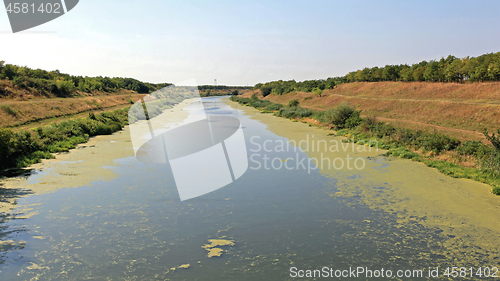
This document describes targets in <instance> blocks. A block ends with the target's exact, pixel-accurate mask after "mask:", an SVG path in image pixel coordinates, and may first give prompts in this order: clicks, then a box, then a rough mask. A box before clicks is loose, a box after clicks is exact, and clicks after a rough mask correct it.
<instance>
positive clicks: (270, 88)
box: [253, 78, 341, 96]
mask: <svg viewBox="0 0 500 281" xmlns="http://www.w3.org/2000/svg"><path fill="white" fill-rule="evenodd" d="M340 83H341V81H340V80H339V78H328V79H326V80H322V79H320V80H306V81H303V82H296V81H295V80H289V81H282V80H279V81H272V82H267V83H265V84H262V83H259V84H257V85H255V86H254V87H253V89H254V90H257V89H260V90H261V92H262V95H263V96H267V95H270V94H271V93H275V94H277V95H283V94H288V93H290V92H292V91H302V92H312V91H314V90H316V89H319V90H321V91H322V90H325V89H333V88H334V87H335V85H337V84H340Z"/></svg>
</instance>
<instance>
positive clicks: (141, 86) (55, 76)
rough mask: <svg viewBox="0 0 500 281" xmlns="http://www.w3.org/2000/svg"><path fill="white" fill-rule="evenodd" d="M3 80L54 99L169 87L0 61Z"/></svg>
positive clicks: (143, 92)
mask: <svg viewBox="0 0 500 281" xmlns="http://www.w3.org/2000/svg"><path fill="white" fill-rule="evenodd" d="M2 79H8V80H11V81H12V82H13V83H14V85H16V86H18V87H20V88H25V89H33V90H36V91H38V92H40V93H45V94H54V95H57V96H70V95H72V94H74V93H75V91H76V90H78V91H81V92H85V93H92V92H94V91H99V92H116V91H118V90H120V89H127V90H133V91H136V92H138V93H141V94H147V93H150V92H152V91H155V90H158V89H161V88H163V87H166V86H169V85H171V84H169V83H160V84H153V83H147V82H141V81H139V80H136V79H133V78H121V77H113V78H110V77H102V76H98V77H87V76H85V77H83V76H73V75H69V74H66V73H61V72H59V70H54V71H46V70H43V69H31V68H29V67H25V66H17V65H13V64H5V62H4V61H0V80H2Z"/></svg>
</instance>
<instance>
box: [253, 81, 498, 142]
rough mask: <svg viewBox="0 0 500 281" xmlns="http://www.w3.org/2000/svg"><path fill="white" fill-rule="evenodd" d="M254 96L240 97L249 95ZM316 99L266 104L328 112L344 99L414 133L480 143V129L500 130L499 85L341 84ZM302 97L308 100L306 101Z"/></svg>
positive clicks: (284, 99)
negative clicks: (296, 103)
mask: <svg viewBox="0 0 500 281" xmlns="http://www.w3.org/2000/svg"><path fill="white" fill-rule="evenodd" d="M253 93H258V94H259V95H260V91H254V92H252V93H246V94H244V95H243V96H246V97H250V96H251V95H252V94H253ZM324 94H325V95H324V96H322V97H316V96H314V95H313V94H312V93H304V92H292V93H289V94H287V95H283V96H277V95H269V96H267V97H266V98H264V99H266V100H271V101H273V102H278V103H281V104H286V103H288V101H289V100H291V99H293V98H297V99H299V101H300V105H301V106H302V107H306V108H311V109H316V110H326V109H329V108H333V107H335V106H337V105H338V104H340V103H342V102H344V101H346V102H348V103H350V104H351V105H353V106H356V107H357V108H358V109H360V110H362V111H363V112H362V115H364V116H375V117H377V118H378V119H379V120H382V121H384V122H388V123H394V124H395V125H397V126H400V127H404V128H412V129H425V130H431V131H436V132H441V133H446V134H447V135H451V136H455V137H458V138H460V139H462V140H466V139H473V140H484V136H483V134H482V132H483V130H484V129H488V130H489V131H493V130H496V128H500V82H493V83H467V84H455V83H428V82H410V83H406V82H356V83H347V84H342V85H339V86H338V87H336V88H335V89H332V90H327V91H325V92H324ZM306 97H311V98H308V99H307V100H305V98H306Z"/></svg>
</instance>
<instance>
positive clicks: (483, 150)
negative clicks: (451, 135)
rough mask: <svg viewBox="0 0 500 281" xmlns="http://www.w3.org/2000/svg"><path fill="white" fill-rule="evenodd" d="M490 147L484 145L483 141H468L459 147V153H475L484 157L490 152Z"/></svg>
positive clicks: (474, 154)
mask: <svg viewBox="0 0 500 281" xmlns="http://www.w3.org/2000/svg"><path fill="white" fill-rule="evenodd" d="M489 150H490V148H488V146H486V145H484V144H483V143H482V142H481V141H466V142H464V143H462V145H460V146H459V147H457V152H458V154H459V155H473V156H477V157H482V156H484V155H486V154H487V153H488V152H489Z"/></svg>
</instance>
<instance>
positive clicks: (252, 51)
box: [0, 0, 500, 85]
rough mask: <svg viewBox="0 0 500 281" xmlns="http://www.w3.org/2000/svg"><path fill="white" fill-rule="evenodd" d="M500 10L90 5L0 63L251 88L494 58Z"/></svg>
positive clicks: (4, 22)
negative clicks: (450, 59) (451, 59)
mask: <svg viewBox="0 0 500 281" xmlns="http://www.w3.org/2000/svg"><path fill="white" fill-rule="evenodd" d="M499 15H500V1H457V0H455V1H400V0H399V1H160V0H145V1H123V0H120V1H118V0H111V1H102V0H101V1H97V0H81V1H80V3H79V4H78V5H77V6H76V7H75V8H74V9H73V10H72V11H70V12H69V13H68V14H66V15H64V16H62V17H60V18H58V19H56V20H53V21H51V22H49V23H47V24H44V25H41V26H39V27H36V28H33V29H31V30H29V31H27V32H22V33H17V34H12V33H11V31H10V25H9V22H8V18H7V13H6V12H5V10H3V11H0V54H1V55H0V60H5V61H7V62H8V63H13V64H18V65H26V66H29V67H32V68H43V69H47V70H53V69H59V70H60V71H62V72H66V73H70V74H73V75H88V76H97V75H102V76H121V77H133V78H137V79H140V80H143V81H149V82H174V83H175V82H179V81H184V80H187V79H191V78H195V79H196V80H197V82H198V83H199V84H212V83H213V82H214V79H217V81H218V83H219V84H225V85H254V84H256V83H258V82H266V81H273V80H279V79H282V80H289V79H295V80H297V81H301V80H305V79H320V78H327V77H334V76H342V75H345V74H346V73H347V72H349V71H352V70H357V69H360V68H363V67H365V66H368V67H371V66H375V65H378V66H383V65H386V64H400V63H408V64H411V63H415V62H419V61H421V60H431V59H439V58H440V57H442V56H447V55H449V54H453V55H455V56H458V57H464V56H467V55H470V56H478V55H481V54H484V53H489V52H498V51H500V36H499V34H500V32H499V31H500V16H499Z"/></svg>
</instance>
